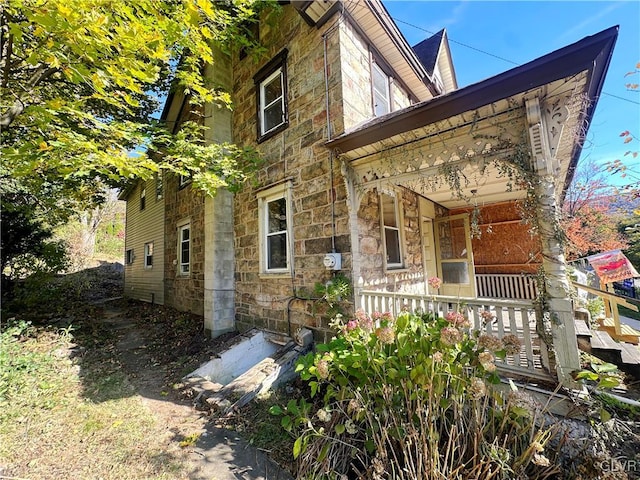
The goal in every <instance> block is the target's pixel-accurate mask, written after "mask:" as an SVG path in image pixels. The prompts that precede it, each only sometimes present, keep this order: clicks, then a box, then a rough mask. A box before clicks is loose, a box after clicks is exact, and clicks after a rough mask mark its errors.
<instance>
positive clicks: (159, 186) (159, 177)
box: [155, 171, 164, 200]
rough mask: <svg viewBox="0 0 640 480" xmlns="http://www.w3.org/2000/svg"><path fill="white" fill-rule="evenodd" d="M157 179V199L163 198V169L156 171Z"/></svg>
mask: <svg viewBox="0 0 640 480" xmlns="http://www.w3.org/2000/svg"><path fill="white" fill-rule="evenodd" d="M155 180H156V200H160V199H162V190H163V187H164V184H163V182H162V171H160V172H158V173H156V175H155Z"/></svg>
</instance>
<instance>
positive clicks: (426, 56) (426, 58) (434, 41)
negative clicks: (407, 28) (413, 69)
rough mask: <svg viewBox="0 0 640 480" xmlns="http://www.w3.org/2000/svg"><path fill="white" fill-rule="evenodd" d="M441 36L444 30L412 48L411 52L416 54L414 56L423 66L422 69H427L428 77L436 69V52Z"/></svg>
mask: <svg viewBox="0 0 640 480" xmlns="http://www.w3.org/2000/svg"><path fill="white" fill-rule="evenodd" d="M443 36H444V28H443V29H442V30H440V31H439V32H438V33H436V34H435V35H433V36H431V37H429V38H426V39H424V40H423V41H421V42H420V43H418V44H416V45H414V46H413V51H414V52H416V55H417V56H418V58H419V59H420V61H421V62H422V64H423V65H424V68H426V69H427V73H428V74H429V75H433V72H434V70H435V69H436V61H437V60H438V52H440V45H441V44H442V37H443Z"/></svg>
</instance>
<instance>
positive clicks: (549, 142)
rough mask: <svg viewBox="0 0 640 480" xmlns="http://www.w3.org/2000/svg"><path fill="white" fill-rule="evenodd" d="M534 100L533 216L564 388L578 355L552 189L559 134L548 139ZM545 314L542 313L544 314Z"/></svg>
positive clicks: (577, 365)
mask: <svg viewBox="0 0 640 480" xmlns="http://www.w3.org/2000/svg"><path fill="white" fill-rule="evenodd" d="M540 112H541V110H540V105H539V102H538V99H537V98H534V99H530V100H527V118H528V120H529V133H530V138H531V144H532V145H531V147H532V156H533V168H534V171H535V172H536V173H537V175H538V182H537V185H536V188H535V193H536V196H537V202H538V205H537V209H536V216H537V221H538V228H539V234H540V242H541V247H542V266H543V269H544V275H545V292H543V295H545V299H546V305H545V306H544V308H545V310H546V312H548V314H549V315H550V323H551V334H552V338H553V347H554V351H555V359H556V372H557V375H558V380H559V381H560V382H561V383H563V384H566V385H569V384H571V383H572V382H573V379H572V377H571V372H573V371H576V370H579V369H580V355H579V353H578V343H577V339H576V333H575V325H574V323H573V322H574V318H573V304H572V302H571V299H570V293H569V292H570V285H569V280H568V277H567V268H566V262H565V258H564V249H563V246H562V239H561V230H560V221H559V219H560V213H561V212H560V205H559V204H558V201H557V200H556V199H557V198H558V195H557V192H556V186H555V175H556V169H557V163H556V162H557V159H556V158H554V155H553V154H552V151H553V150H555V148H554V146H555V145H554V143H555V144H556V145H557V141H558V138H557V137H559V136H560V134H559V133H558V132H557V130H556V131H555V135H554V137H553V138H551V135H549V133H548V130H547V128H546V125H545V119H544V118H543V116H542V115H540ZM550 147H551V148H550ZM546 312H545V313H546Z"/></svg>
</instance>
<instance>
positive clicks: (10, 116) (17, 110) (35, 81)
mask: <svg viewBox="0 0 640 480" xmlns="http://www.w3.org/2000/svg"><path fill="white" fill-rule="evenodd" d="M56 70H57V69H55V68H51V67H45V66H44V65H42V66H40V68H38V70H36V72H35V73H34V74H33V75H32V76H31V78H30V79H29V81H28V82H27V86H28V89H29V90H33V89H34V88H35V87H37V86H38V85H39V84H40V83H42V82H43V81H44V80H46V79H47V78H48V77H50V76H51V75H52V74H53V73H54V72H55V71H56ZM26 107H27V104H26V103H25V102H23V101H22V100H21V99H20V98H18V99H17V100H16V101H15V102H14V103H13V105H12V106H11V107H9V109H8V110H7V111H6V112H4V113H3V114H2V115H0V128H7V127H8V126H10V125H11V124H12V123H13V121H14V120H15V119H16V117H17V116H18V115H20V114H21V113H22V112H24V109H25V108H26Z"/></svg>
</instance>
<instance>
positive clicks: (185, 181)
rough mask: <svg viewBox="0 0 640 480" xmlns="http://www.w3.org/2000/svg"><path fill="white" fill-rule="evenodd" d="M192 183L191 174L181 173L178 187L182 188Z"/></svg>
mask: <svg viewBox="0 0 640 480" xmlns="http://www.w3.org/2000/svg"><path fill="white" fill-rule="evenodd" d="M190 183H191V177H190V176H189V175H180V178H179V179H178V188H182V187H184V186H185V185H189V184H190Z"/></svg>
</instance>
